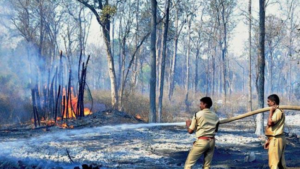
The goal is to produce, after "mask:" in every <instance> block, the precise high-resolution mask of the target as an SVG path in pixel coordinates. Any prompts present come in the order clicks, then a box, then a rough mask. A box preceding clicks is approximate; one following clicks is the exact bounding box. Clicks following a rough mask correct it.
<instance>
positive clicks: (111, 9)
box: [100, 5, 117, 22]
mask: <svg viewBox="0 0 300 169" xmlns="http://www.w3.org/2000/svg"><path fill="white" fill-rule="evenodd" d="M116 12H117V7H116V6H111V5H105V6H104V7H103V9H102V12H101V16H100V20H101V21H102V22H106V21H107V20H108V19H110V18H111V17H112V16H113V15H114V14H115V13H116Z"/></svg>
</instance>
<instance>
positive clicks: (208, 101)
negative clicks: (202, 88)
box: [200, 97, 212, 108]
mask: <svg viewBox="0 0 300 169" xmlns="http://www.w3.org/2000/svg"><path fill="white" fill-rule="evenodd" d="M200 102H203V103H205V104H206V108H210V107H211V106H212V100H211V98H210V97H203V98H201V99H200Z"/></svg>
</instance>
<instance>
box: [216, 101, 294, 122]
mask: <svg viewBox="0 0 300 169" xmlns="http://www.w3.org/2000/svg"><path fill="white" fill-rule="evenodd" d="M279 108H280V109H284V110H300V106H289V105H282V106H279ZM269 110H270V107H265V108H262V109H258V110H255V111H250V112H247V113H244V114H241V115H239V116H235V117H232V118H228V119H224V120H220V124H224V123H229V122H232V121H235V120H239V119H243V118H246V117H249V116H253V115H255V114H259V113H263V112H266V111H269Z"/></svg>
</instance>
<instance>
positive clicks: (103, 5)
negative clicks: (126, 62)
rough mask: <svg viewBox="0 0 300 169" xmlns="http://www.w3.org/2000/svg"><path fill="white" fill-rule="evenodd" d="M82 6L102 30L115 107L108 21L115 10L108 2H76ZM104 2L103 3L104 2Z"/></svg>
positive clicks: (115, 97)
mask: <svg viewBox="0 0 300 169" xmlns="http://www.w3.org/2000/svg"><path fill="white" fill-rule="evenodd" d="M77 1H78V2H80V3H82V4H83V5H84V6H86V7H87V8H89V9H90V10H91V11H92V13H93V14H94V15H95V17H96V19H97V22H98V23H99V25H100V26H101V28H102V33H103V38H104V42H105V46H106V54H107V61H108V62H107V63H108V72H109V77H110V87H111V104H112V106H113V107H116V106H117V103H118V94H117V81H116V72H115V66H114V59H113V56H112V53H111V40H110V19H111V17H112V16H113V15H114V13H115V12H116V8H115V7H114V6H112V5H110V4H109V0H99V1H92V0H77ZM104 1H105V2H104Z"/></svg>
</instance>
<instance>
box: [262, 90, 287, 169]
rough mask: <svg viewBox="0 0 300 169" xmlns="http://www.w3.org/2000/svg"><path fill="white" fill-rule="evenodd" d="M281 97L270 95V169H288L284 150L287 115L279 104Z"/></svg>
mask: <svg viewBox="0 0 300 169" xmlns="http://www.w3.org/2000/svg"><path fill="white" fill-rule="evenodd" d="M279 102H280V100H279V97H278V96H277V95H276V94H272V95H270V96H269V97H268V106H269V107H271V108H270V114H269V118H268V124H267V127H266V131H265V134H266V136H267V137H268V140H267V141H266V144H265V149H269V152H268V155H269V167H270V169H277V168H279V169H286V164H285V159H284V150H285V146H286V140H285V136H284V133H283V131H284V122H285V115H284V113H283V111H282V110H281V109H279V108H278V106H279Z"/></svg>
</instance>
